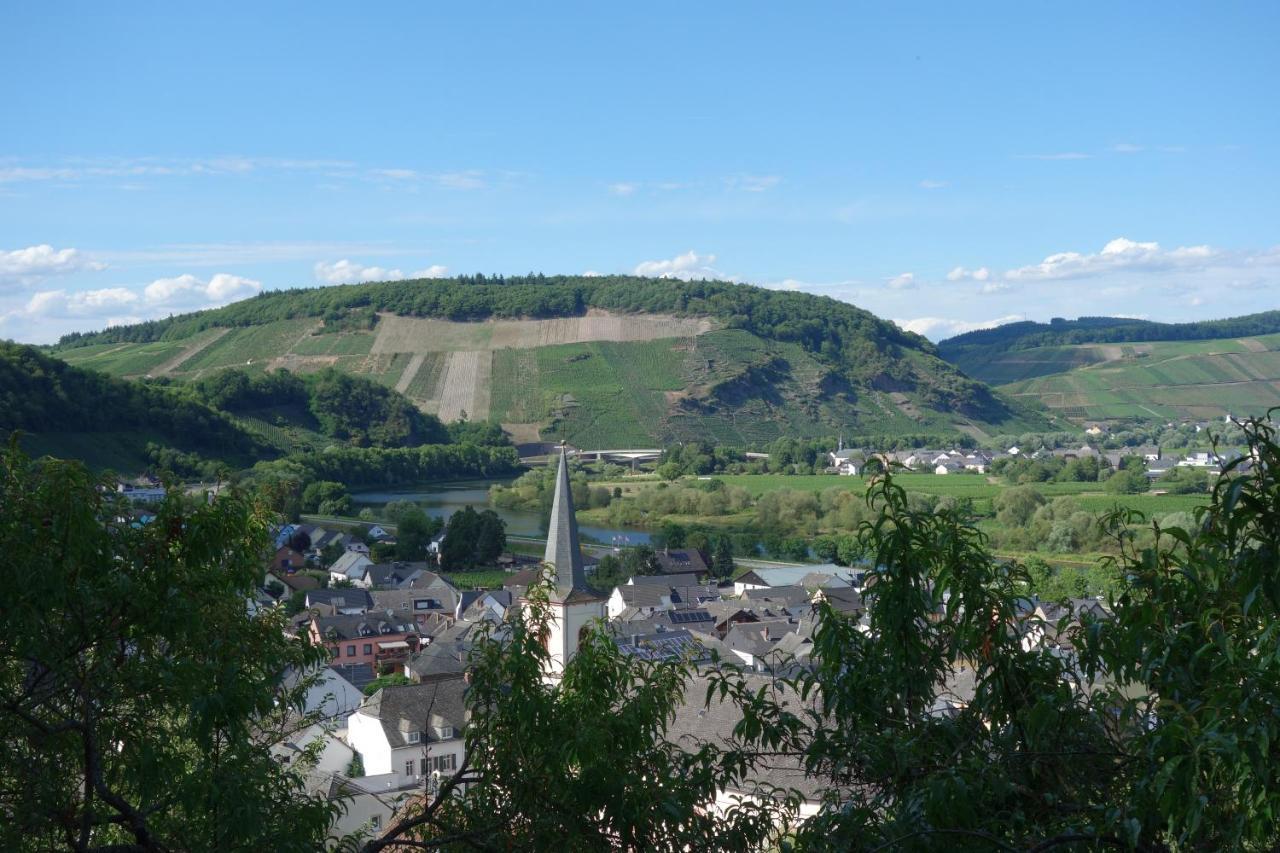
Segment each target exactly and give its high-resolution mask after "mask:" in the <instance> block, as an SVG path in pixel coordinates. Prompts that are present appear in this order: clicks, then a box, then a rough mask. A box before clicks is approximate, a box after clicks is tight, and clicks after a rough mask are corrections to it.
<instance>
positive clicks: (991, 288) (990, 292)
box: [978, 281, 1013, 296]
mask: <svg viewBox="0 0 1280 853" xmlns="http://www.w3.org/2000/svg"><path fill="white" fill-rule="evenodd" d="M1010 290H1013V285H1012V284H1007V283H1005V282H1002V281H989V282H987V283H986V284H984V285H982V287H979V288H978V293H979V294H981V295H983V296H994V295H995V294H997V293H1005V292H1007V291H1010Z"/></svg>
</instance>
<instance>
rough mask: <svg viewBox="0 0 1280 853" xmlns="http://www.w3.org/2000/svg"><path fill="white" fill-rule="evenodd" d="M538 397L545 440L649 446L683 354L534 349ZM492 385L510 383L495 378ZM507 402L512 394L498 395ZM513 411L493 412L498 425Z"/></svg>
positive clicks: (676, 383)
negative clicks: (546, 423)
mask: <svg viewBox="0 0 1280 853" xmlns="http://www.w3.org/2000/svg"><path fill="white" fill-rule="evenodd" d="M533 352H534V354H535V357H536V358H537V375H538V392H539V394H540V397H541V401H542V405H543V407H544V411H545V414H544V417H549V418H550V419H551V420H552V426H551V428H550V429H548V430H547V431H546V432H545V433H544V435H550V436H559V437H563V438H566V439H568V440H569V441H571V442H573V443H575V444H578V445H580V446H583V447H600V446H614V447H616V446H622V447H648V446H650V445H651V444H652V443H653V434H654V432H656V431H657V430H658V428H659V427H660V424H659V421H660V419H661V418H662V416H663V414H664V413H665V411H666V399H665V393H664V392H667V391H672V392H675V391H678V390H680V388H681V387H682V381H681V371H682V367H683V361H684V354H683V353H682V352H679V351H677V350H676V349H674V348H673V347H672V342H671V340H655V341H644V342H640V341H635V342H625V343H612V342H602V341H594V342H591V343H583V344H564V345H561V346H552V347H539V348H538V349H536V350H533ZM495 380H496V381H495V385H496V386H498V387H499V388H500V386H501V383H502V382H504V381H505V382H511V381H513V380H512V378H510V377H495ZM495 391H497V393H496V394H495V396H498V395H502V396H503V397H505V398H506V399H511V398H512V397H513V396H514V394H515V393H518V391H516V389H511V388H509V389H504V390H498V388H495ZM511 414H513V413H512V412H506V413H500V412H498V411H496V409H495V410H494V411H493V416H494V418H495V419H496V420H500V421H515V420H517V418H514V417H510V415H511Z"/></svg>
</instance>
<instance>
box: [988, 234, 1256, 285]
mask: <svg viewBox="0 0 1280 853" xmlns="http://www.w3.org/2000/svg"><path fill="white" fill-rule="evenodd" d="M1248 260H1249V258H1248V257H1234V258H1233V257H1229V256H1228V255H1227V254H1226V253H1224V252H1221V251H1219V250H1217V249H1214V248H1212V247H1210V246H1180V247H1178V248H1176V249H1171V250H1165V249H1161V248H1160V244H1159V243H1155V242H1145V243H1143V242H1137V241H1134V240H1130V239H1128V238H1127V237H1117V238H1116V239H1114V240H1112V241H1111V242H1109V243H1107V244H1106V245H1105V246H1103V247H1102V250H1101V251H1100V252H1096V253H1093V254H1087V253H1080V252H1058V253H1056V254H1053V255H1049V256H1048V257H1046V258H1045V259H1044V260H1043V261H1041V262H1040V263H1038V264H1030V265H1028V266H1024V267H1017V268H1015V269H1011V270H1009V271H1008V272H1006V273H1005V278H1007V279H1009V280H1011V281H1056V280H1062V279H1073V278H1087V277H1091V276H1097V275H1102V274H1106V273H1113V272H1118V271H1130V272H1147V273H1150V272H1165V271H1169V270H1204V269H1208V268H1210V267H1213V266H1218V265H1221V264H1224V263H1239V262H1241V261H1248Z"/></svg>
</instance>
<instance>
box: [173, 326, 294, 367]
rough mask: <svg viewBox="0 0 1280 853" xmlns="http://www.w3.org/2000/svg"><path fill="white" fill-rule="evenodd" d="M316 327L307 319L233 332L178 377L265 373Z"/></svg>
mask: <svg viewBox="0 0 1280 853" xmlns="http://www.w3.org/2000/svg"><path fill="white" fill-rule="evenodd" d="M315 325H316V321H315V320H314V319H312V318H306V317H304V318H299V319H296V320H281V321H279V322H276V323H267V324H265V325H262V326H247V327H245V328H241V329H232V330H231V331H229V332H227V333H226V334H225V335H223V336H222V337H221V338H219V339H218V340H217V341H215V342H214V343H213V344H211V345H210V346H208V347H206V348H205V349H203V350H201V351H200V352H198V353H196V354H195V355H194V356H192V357H191V358H190V359H189V360H188V361H185V362H183V363H182V364H181V365H179V367H178V369H177V371H175V375H178V376H192V375H198V374H202V373H207V372H209V371H211V370H217V369H219V368H223V367H244V368H246V369H249V368H257V369H258V370H262V369H265V367H266V363H267V362H269V361H270V360H271V359H273V358H276V357H278V356H282V355H284V354H285V353H287V352H289V351H290V350H291V348H292V347H293V346H295V345H296V344H297V343H298V342H299V341H300V340H301V339H303V337H304V336H305V335H306V334H307V330H308V329H311V328H314V327H315Z"/></svg>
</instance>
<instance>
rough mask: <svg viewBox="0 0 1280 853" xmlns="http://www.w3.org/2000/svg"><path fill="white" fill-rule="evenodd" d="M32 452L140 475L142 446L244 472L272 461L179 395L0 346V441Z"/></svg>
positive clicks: (236, 430) (224, 421)
mask: <svg viewBox="0 0 1280 853" xmlns="http://www.w3.org/2000/svg"><path fill="white" fill-rule="evenodd" d="M15 430H20V431H21V432H22V433H23V435H24V440H23V444H24V446H25V447H26V449H27V450H28V451H29V452H32V453H38V454H46V453H47V454H50V455H54V456H61V457H66V458H76V459H83V460H85V461H86V462H87V463H89V464H90V465H91V466H93V467H95V468H114V469H117V470H123V471H138V470H141V469H143V468H145V467H147V465H148V462H149V459H148V452H147V445H148V444H154V445H157V446H160V447H166V448H172V449H175V450H179V451H183V452H186V453H195V454H199V455H201V456H206V457H211V458H217V459H222V460H225V461H228V462H230V463H232V464H237V465H248V464H251V463H252V462H253V461H254V460H256V459H264V458H271V457H272V456H274V455H276V452H275V450H274V449H273V448H272V447H271V445H270V444H269V443H268V442H265V441H263V440H262V439H261V438H260V437H259V436H257V435H255V434H254V433H253V432H252V431H250V430H247V429H245V428H244V427H243V426H242V425H241V424H239V423H237V421H236V419H235V418H233V417H231V416H230V415H228V414H226V413H224V412H220V411H218V410H216V409H214V408H213V407H211V406H209V405H207V404H206V403H204V402H202V401H200V400H198V399H195V398H194V397H193V396H192V395H191V394H189V393H182V392H181V391H180V390H179V389H174V388H166V387H163V386H157V385H154V384H150V383H142V382H125V381H123V380H121V379H117V378H114V377H111V376H104V375H103V374H101V373H97V372H95V371H92V370H84V369H81V368H78V367H75V366H72V365H68V364H66V363H64V362H62V361H59V360H58V359H55V358H50V357H49V356H48V355H45V354H44V353H41V352H40V351H39V350H37V349H35V348H34V347H28V346H20V345H18V344H11V343H8V342H5V341H0V435H3V436H7V435H8V434H9V433H11V432H13V431H15Z"/></svg>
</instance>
